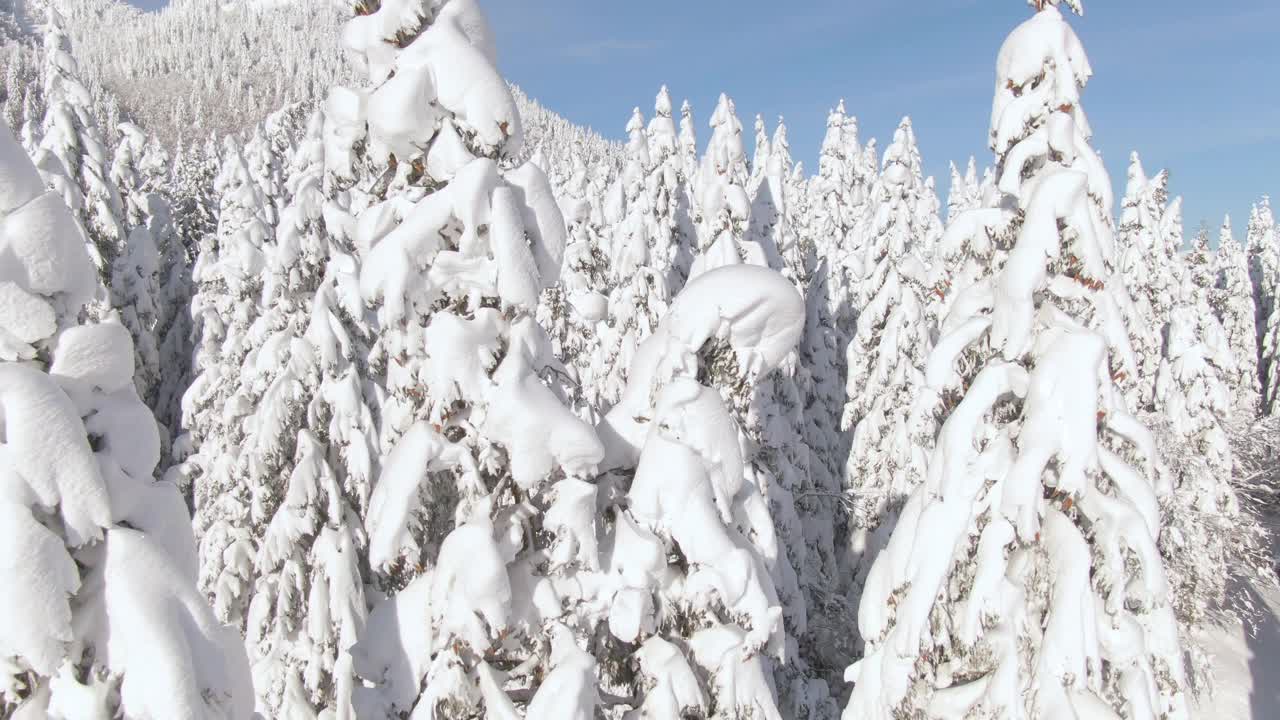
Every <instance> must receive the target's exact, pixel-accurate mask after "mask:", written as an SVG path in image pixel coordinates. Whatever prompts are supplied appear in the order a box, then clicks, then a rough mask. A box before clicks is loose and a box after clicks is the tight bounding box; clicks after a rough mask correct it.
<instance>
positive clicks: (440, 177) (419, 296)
mask: <svg viewBox="0 0 1280 720" xmlns="http://www.w3.org/2000/svg"><path fill="white" fill-rule="evenodd" d="M411 8H412V9H413V11H410V9H411ZM356 13H357V16H356V17H355V18H353V19H352V20H350V21H349V22H348V24H347V27H346V28H345V30H344V32H343V38H344V42H345V43H346V46H347V49H348V50H349V51H350V52H351V53H352V54H353V56H354V57H356V58H358V59H359V60H360V61H361V65H363V67H364V68H365V69H366V70H367V72H368V77H369V84H370V86H369V88H368V90H367V91H364V92H362V93H361V95H357V94H356V93H355V92H352V91H346V90H342V89H335V90H334V91H333V92H331V94H330V98H329V101H328V102H327V103H326V124H327V128H328V129H327V130H326V133H325V134H326V153H325V154H326V159H327V162H329V167H330V170H331V171H332V172H333V173H334V175H335V177H337V178H338V179H340V180H341V181H342V182H343V183H351V184H350V185H349V188H350V191H349V196H350V197H349V199H350V205H349V206H348V208H347V212H349V213H350V214H351V215H353V216H354V220H353V222H352V224H351V227H352V228H353V230H354V242H353V247H355V248H356V249H357V250H358V252H359V255H358V258H357V262H356V264H357V266H358V272H359V279H360V290H361V295H362V297H363V300H364V302H365V303H366V306H367V307H368V308H369V310H370V311H371V313H370V315H371V317H372V319H373V320H374V329H375V331H376V332H375V333H374V335H373V337H374V338H375V340H374V343H373V345H372V347H371V348H370V351H369V356H370V372H371V373H372V374H373V376H372V379H373V380H375V381H376V382H378V383H379V384H380V385H381V388H380V389H379V394H380V395H381V396H382V397H381V400H380V403H379V404H380V407H379V408H378V411H379V413H380V418H381V426H380V438H379V439H380V445H381V452H380V453H379V455H380V460H379V462H378V465H379V467H380V472H379V473H378V477H377V479H376V481H375V482H374V484H373V487H372V491H371V495H370V498H369V506H368V510H367V513H366V514H365V516H364V518H363V521H364V530H365V532H366V534H367V537H368V551H367V554H366V553H363V552H362V553H360V554H359V563H360V565H361V566H366V565H367V567H368V568H369V572H370V584H371V586H372V587H371V589H370V590H369V591H368V594H369V596H370V597H371V598H374V599H373V602H372V603H371V605H372V610H371V612H370V615H369V620H368V624H367V626H366V630H365V632H364V633H363V634H362V636H361V640H360V641H359V642H358V643H357V644H356V645H355V646H354V647H353V648H352V650H351V655H352V657H353V659H354V668H355V670H356V672H357V674H358V676H359V677H360V678H362V679H363V681H364V682H362V683H360V685H359V686H357V687H356V688H355V693H354V694H355V701H354V706H355V710H356V715H357V716H359V717H361V718H382V717H399V716H401V714H402V713H407V712H410V711H413V712H417V713H418V714H424V713H425V714H427V715H431V714H433V713H438V715H437V716H444V717H458V718H463V717H518V714H517V712H518V711H517V709H516V708H517V707H521V708H523V709H524V710H525V711H526V716H529V717H546V718H552V717H557V718H560V717H563V718H579V717H591V716H592V714H593V713H594V711H595V706H596V702H597V697H596V692H595V676H594V671H595V661H594V660H592V659H591V657H590V656H587V655H586V653H584V652H582V651H581V650H579V649H578V645H579V644H580V643H584V642H585V640H584V638H583V637H582V636H581V635H579V634H577V632H575V631H576V630H577V629H576V628H573V627H572V625H571V620H570V619H569V617H568V616H567V614H566V610H567V608H568V607H569V605H568V604H562V602H561V600H560V599H559V597H554V599H551V598H553V596H558V595H559V593H560V592H561V590H555V589H553V587H557V586H558V587H561V588H563V590H565V591H567V590H568V587H567V586H566V585H560V583H559V581H560V580H561V579H563V578H565V577H567V576H569V575H571V574H572V573H573V572H575V568H578V567H580V566H583V565H586V564H593V563H594V556H593V555H592V554H591V553H589V552H586V551H585V550H586V549H587V548H590V547H592V546H594V537H593V535H594V533H593V531H592V528H593V527H594V523H595V515H594V512H593V511H590V510H589V511H588V512H587V513H586V514H585V515H584V514H583V512H582V509H591V508H594V506H595V492H596V488H595V487H594V486H593V485H591V484H590V483H588V482H586V481H587V480H589V479H592V478H594V476H595V471H596V466H597V464H598V463H599V461H600V459H601V454H602V449H601V446H600V443H599V441H598V440H597V438H596V436H595V434H594V432H593V431H592V429H591V427H590V426H588V425H586V424H584V423H583V422H582V421H581V420H579V419H578V418H576V417H575V416H574V415H573V413H572V412H571V411H570V410H569V409H568V408H567V407H565V404H564V400H563V399H562V398H563V397H564V396H563V395H562V394H560V393H558V392H557V390H561V388H559V383H558V382H557V381H556V380H555V377H554V375H553V374H552V373H549V372H546V368H547V367H548V365H549V362H550V361H549V358H550V354H551V353H550V341H549V340H548V338H547V337H546V334H545V332H544V330H543V329H542V328H541V327H539V326H538V324H537V323H536V322H535V320H534V312H535V310H536V307H537V305H538V299H539V296H540V294H541V292H542V291H543V290H545V289H546V288H548V287H551V286H552V285H553V284H554V283H555V282H556V280H557V278H558V274H559V271H560V266H561V262H562V254H563V250H564V242H565V226H564V220H563V217H562V216H561V214H560V211H559V209H558V208H557V206H556V204H555V202H554V201H553V200H552V198H551V189H550V184H549V182H548V181H547V179H546V177H545V175H544V174H543V172H542V171H541V170H539V169H538V168H537V167H536V166H535V165H533V164H532V163H527V162H526V163H524V164H518V163H517V162H515V161H514V159H515V158H517V157H519V156H520V152H521V143H522V140H523V138H522V127H521V119H520V116H519V114H518V113H517V110H516V107H515V103H514V100H513V98H512V96H511V93H510V90H509V89H508V87H507V85H506V83H505V82H504V81H503V79H502V77H501V75H500V74H499V73H498V71H497V68H496V62H495V58H494V51H493V48H492V46H491V44H490V38H491V37H492V36H491V34H490V33H489V30H488V26H487V24H486V22H485V20H484V18H483V15H481V14H480V12H479V9H478V7H477V6H476V4H475V3H473V2H466V1H464V0H448V1H446V2H443V3H439V4H437V5H434V6H433V7H432V8H431V10H430V11H429V12H427V13H420V12H417V7H416V5H413V4H412V3H408V2H398V1H396V2H393V1H390V0H384V2H382V3H381V5H380V6H378V5H374V6H369V5H366V4H361V5H359V6H357V7H356ZM388 39H394V40H395V43H394V44H392V43H388V42H387V40H388ZM361 97H364V98H367V102H366V101H362V99H361ZM330 215H334V216H335V218H336V216H337V213H330ZM344 222H345V221H344ZM544 379H545V382H544ZM383 393H385V394H383ZM588 533H590V536H589V535H588ZM584 543H589V544H584ZM579 548H582V549H583V551H582V552H580V551H579ZM535 586H538V587H543V588H545V590H546V591H547V592H549V593H551V595H550V596H549V595H547V594H546V593H545V592H542V591H539V592H537V593H535V592H534V591H533V588H534V587H535ZM383 598H385V599H383ZM545 599H550V602H543V601H544V600H545ZM565 601H566V603H567V602H569V598H568V597H567V596H566V597H565ZM548 641H549V642H548ZM584 656H585V657H584ZM499 668H502V669H501V670H499ZM508 672H509V673H510V674H508ZM535 678H540V679H541V680H542V684H541V686H538V685H537V682H536V680H535ZM572 685H576V686H577V687H578V688H579V689H580V690H582V692H567V691H566V688H567V687H569V686H572ZM517 689H519V690H522V691H523V692H510V693H509V692H508V691H509V690H510V691H515V690H517ZM415 708H416V710H415Z"/></svg>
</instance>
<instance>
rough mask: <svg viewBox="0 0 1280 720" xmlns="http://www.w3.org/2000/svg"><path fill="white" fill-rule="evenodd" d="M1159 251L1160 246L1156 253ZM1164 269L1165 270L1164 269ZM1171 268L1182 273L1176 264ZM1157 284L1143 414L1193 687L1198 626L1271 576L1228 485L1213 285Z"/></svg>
mask: <svg viewBox="0 0 1280 720" xmlns="http://www.w3.org/2000/svg"><path fill="white" fill-rule="evenodd" d="M1180 205H1181V203H1180V200H1175V201H1174V203H1173V204H1172V205H1171V206H1170V207H1169V209H1168V211H1167V212H1168V214H1170V215H1172V216H1175V217H1174V218H1173V219H1174V220H1176V222H1170V223H1168V232H1167V235H1166V238H1165V239H1162V244H1164V246H1165V248H1166V250H1165V252H1166V253H1168V252H1170V251H1172V252H1176V248H1178V247H1180V246H1181V244H1182V243H1181V240H1182V238H1181V226H1182V222H1181V217H1180V214H1181V210H1180ZM1159 258H1160V251H1159V249H1157V254H1156V255H1155V259H1159ZM1165 272H1168V271H1167V270H1166V271H1165ZM1169 274H1175V275H1176V274H1179V273H1178V268H1176V267H1175V268H1173V269H1172V272H1170V273H1169ZM1180 275H1181V278H1180V279H1178V278H1175V279H1174V281H1173V282H1170V283H1167V284H1166V286H1165V287H1164V289H1163V292H1164V293H1165V298H1164V300H1163V304H1164V305H1165V306H1167V307H1168V312H1167V318H1168V319H1167V320H1166V321H1165V323H1164V325H1163V333H1162V338H1163V347H1162V351H1163V357H1162V359H1161V361H1160V368H1159V374H1158V376H1157V379H1156V387H1155V393H1154V398H1155V400H1154V405H1155V406H1154V408H1153V409H1154V411H1155V412H1153V413H1150V414H1145V415H1144V418H1147V419H1149V421H1150V422H1151V423H1152V424H1153V426H1154V428H1155V429H1156V430H1157V434H1156V438H1157V440H1158V442H1159V447H1160V451H1161V455H1162V456H1163V458H1164V462H1165V465H1166V467H1168V468H1169V469H1170V470H1171V471H1172V472H1173V475H1174V483H1175V490H1174V492H1173V494H1172V495H1171V496H1170V497H1167V498H1165V499H1164V501H1163V502H1162V506H1161V517H1162V521H1161V524H1162V525H1163V526H1164V528H1165V531H1164V532H1163V533H1161V536H1160V550H1161V553H1162V554H1163V555H1164V557H1165V562H1166V563H1167V565H1168V568H1169V580H1170V584H1171V589H1172V593H1173V595H1172V598H1173V606H1174V609H1175V611H1176V612H1177V615H1178V620H1179V622H1180V623H1181V625H1182V628H1183V630H1184V632H1183V633H1182V637H1183V639H1184V643H1186V645H1187V649H1188V659H1187V664H1188V669H1189V671H1190V679H1191V680H1192V682H1193V683H1194V684H1195V687H1196V689H1197V690H1198V691H1201V692H1203V691H1204V690H1206V689H1208V688H1210V687H1211V683H1212V672H1213V669H1212V665H1211V658H1210V656H1208V655H1207V654H1206V653H1205V652H1204V649H1203V648H1201V647H1200V646H1199V645H1198V641H1199V637H1200V634H1199V633H1198V632H1196V631H1195V630H1196V629H1197V628H1199V627H1201V626H1203V625H1204V624H1205V623H1206V621H1222V620H1224V619H1229V620H1234V619H1236V617H1237V616H1238V615H1247V614H1248V613H1247V612H1245V613H1241V612H1240V607H1239V604H1238V600H1239V599H1240V598H1239V597H1236V596H1233V595H1232V592H1233V587H1239V586H1240V585H1239V584H1240V583H1244V586H1246V587H1260V586H1263V585H1265V584H1268V583H1274V582H1275V575H1274V573H1273V572H1272V570H1271V568H1270V562H1269V560H1268V559H1267V555H1268V552H1267V550H1266V548H1267V541H1266V537H1267V536H1266V532H1265V531H1264V530H1263V529H1262V528H1261V527H1260V526H1259V524H1258V522H1257V519H1256V518H1255V516H1254V515H1253V514H1252V513H1250V512H1247V511H1245V510H1244V509H1242V507H1241V503H1240V501H1239V499H1238V498H1237V496H1236V491H1235V489H1234V488H1233V487H1232V484H1231V478H1232V477H1233V476H1236V475H1237V473H1236V468H1235V467H1234V463H1233V458H1232V449H1231V445H1230V443H1229V434H1228V427H1229V423H1230V421H1231V415H1232V411H1233V408H1232V404H1231V401H1232V397H1231V389H1230V387H1229V386H1228V384H1227V381H1226V379H1227V377H1229V376H1230V375H1231V374H1233V373H1234V372H1235V368H1236V358H1235V357H1234V356H1233V354H1232V349H1231V347H1230V345H1229V343H1228V341H1227V333H1226V331H1225V330H1224V329H1223V327H1222V325H1221V323H1219V322H1218V319H1217V317H1216V316H1215V315H1214V313H1213V310H1212V307H1211V303H1210V292H1209V290H1208V289H1207V288H1202V287H1199V286H1197V285H1196V284H1195V282H1193V280H1192V278H1191V275H1190V272H1189V271H1187V270H1186V269H1183V271H1182V272H1181V273H1180Z"/></svg>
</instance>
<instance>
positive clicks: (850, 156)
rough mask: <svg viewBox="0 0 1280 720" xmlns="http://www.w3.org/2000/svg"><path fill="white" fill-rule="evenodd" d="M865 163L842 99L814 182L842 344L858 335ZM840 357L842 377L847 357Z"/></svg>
mask: <svg viewBox="0 0 1280 720" xmlns="http://www.w3.org/2000/svg"><path fill="white" fill-rule="evenodd" d="M862 163H863V160H862V147H861V146H860V145H859V144H858V135H857V120H856V119H854V118H850V117H848V116H847V115H846V114H845V107H844V101H843V100H841V101H840V103H839V104H838V105H837V106H836V108H835V110H832V111H831V113H830V115H828V117H827V132H826V135H825V136H824V137H823V140H822V149H821V152H820V154H819V155H818V175H817V177H815V178H813V179H812V181H810V183H809V188H810V198H809V207H810V208H811V211H812V213H813V219H812V221H811V233H812V237H813V239H814V244H815V250H816V252H817V255H818V258H819V260H821V261H825V263H826V267H827V271H828V273H829V276H828V279H827V282H826V286H827V292H828V297H827V305H828V309H829V312H830V314H831V318H832V320H833V321H834V322H835V326H834V327H835V330H836V332H837V342H838V344H839V346H840V347H845V346H847V345H848V341H849V339H850V338H851V337H853V333H854V323H855V321H856V319H857V308H856V307H855V306H854V301H853V292H854V291H855V289H856V285H857V279H858V278H860V277H861V275H862V272H861V269H860V268H857V267H855V266H853V265H851V264H850V260H849V258H850V257H851V256H854V255H855V251H856V247H855V246H856V245H857V239H856V237H855V236H856V233H855V228H856V225H857V222H858V218H859V217H860V216H861V214H862V212H863V207H864V204H865V202H866V190H867V188H866V187H865V185H863V184H862V183H861V182H860V178H861V174H860V167H861V165H862ZM840 362H841V383H843V382H844V360H843V358H841V361H840Z"/></svg>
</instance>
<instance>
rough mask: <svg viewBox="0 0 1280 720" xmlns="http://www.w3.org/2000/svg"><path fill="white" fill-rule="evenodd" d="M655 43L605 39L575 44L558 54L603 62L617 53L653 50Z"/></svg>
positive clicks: (576, 58)
mask: <svg viewBox="0 0 1280 720" xmlns="http://www.w3.org/2000/svg"><path fill="white" fill-rule="evenodd" d="M655 47H656V44H655V43H652V42H645V41H640V40H622V39H619V38H607V39H604V40H597V41H595V42H587V43H575V44H573V45H568V46H566V47H564V48H563V49H561V51H560V54H561V55H563V56H565V57H570V58H573V59H575V60H603V59H604V58H606V57H608V56H610V55H616V54H618V53H637V52H645V51H648V50H653V49H654V48H655Z"/></svg>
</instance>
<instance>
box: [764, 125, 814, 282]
mask: <svg viewBox="0 0 1280 720" xmlns="http://www.w3.org/2000/svg"><path fill="white" fill-rule="evenodd" d="M770 147H771V148H772V154H771V155H770V157H769V162H770V163H771V165H770V172H771V173H772V174H773V175H775V176H777V177H779V178H781V182H780V184H781V188H782V190H781V193H782V197H783V205H782V217H781V218H780V220H779V222H780V227H779V231H778V233H777V239H776V242H777V245H778V254H779V255H781V256H782V274H783V275H785V276H787V277H788V278H789V279H790V280H791V282H792V283H793V284H795V285H796V287H797V288H799V289H800V290H801V292H802V293H803V292H804V291H805V289H806V288H807V286H808V284H809V280H810V279H811V278H812V276H813V271H814V269H815V268H816V267H817V253H816V252H815V250H814V246H813V238H812V236H811V235H810V233H809V202H808V201H809V197H808V189H807V187H806V183H805V177H804V167H803V166H802V165H801V163H797V162H795V161H794V160H793V159H792V157H791V141H790V140H789V139H788V138H787V123H786V120H784V119H783V118H781V117H780V118H778V126H777V127H776V128H774V130H773V140H772V141H771V142H770Z"/></svg>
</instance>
